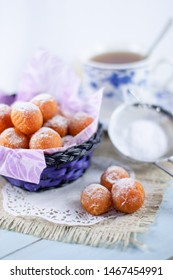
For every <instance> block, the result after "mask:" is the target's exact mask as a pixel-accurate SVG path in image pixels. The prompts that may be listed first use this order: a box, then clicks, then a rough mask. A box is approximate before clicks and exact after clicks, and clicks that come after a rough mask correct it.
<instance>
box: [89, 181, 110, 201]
mask: <svg viewBox="0 0 173 280" xmlns="http://www.w3.org/2000/svg"><path fill="white" fill-rule="evenodd" d="M84 192H85V194H87V196H88V197H92V198H93V199H95V198H97V199H99V198H102V197H103V194H104V193H105V194H106V193H109V191H108V190H107V189H106V188H105V187H103V186H102V185H100V184H91V185H89V186H87V187H86V188H85V190H84Z"/></svg>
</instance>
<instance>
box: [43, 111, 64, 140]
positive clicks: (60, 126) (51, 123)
mask: <svg viewBox="0 0 173 280" xmlns="http://www.w3.org/2000/svg"><path fill="white" fill-rule="evenodd" d="M44 126H46V127H50V128H52V129H53V130H55V131H56V132H58V133H59V135H60V136H61V137H64V136H66V135H67V133H68V120H67V118H65V117H63V116H60V115H56V116H55V117H53V118H51V119H50V120H48V121H47V122H46V123H45V124H44Z"/></svg>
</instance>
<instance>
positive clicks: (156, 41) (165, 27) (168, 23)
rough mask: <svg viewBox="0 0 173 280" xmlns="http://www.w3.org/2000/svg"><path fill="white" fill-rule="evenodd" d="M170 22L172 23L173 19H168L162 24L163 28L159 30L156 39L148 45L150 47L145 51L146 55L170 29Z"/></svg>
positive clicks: (149, 53) (147, 55) (150, 52)
mask: <svg viewBox="0 0 173 280" xmlns="http://www.w3.org/2000/svg"><path fill="white" fill-rule="evenodd" d="M172 24H173V19H169V20H168V22H167V23H166V25H165V26H164V28H163V30H162V31H161V32H160V34H159V35H158V37H157V38H156V40H155V41H154V42H153V44H152V45H151V46H150V48H149V49H148V51H147V52H146V54H145V56H146V57H149V56H150V55H151V54H152V52H153V50H154V49H155V47H156V46H157V45H158V43H160V41H161V40H162V39H163V37H164V36H165V34H166V33H167V31H168V30H169V29H170V27H171V26H172Z"/></svg>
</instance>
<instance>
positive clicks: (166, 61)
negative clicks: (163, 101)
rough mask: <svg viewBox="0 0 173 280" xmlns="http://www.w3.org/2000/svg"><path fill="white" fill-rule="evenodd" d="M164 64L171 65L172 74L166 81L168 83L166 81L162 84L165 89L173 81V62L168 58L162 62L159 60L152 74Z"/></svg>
mask: <svg viewBox="0 0 173 280" xmlns="http://www.w3.org/2000/svg"><path fill="white" fill-rule="evenodd" d="M163 64H166V65H169V66H170V68H171V73H170V75H169V76H168V78H167V79H166V81H164V83H163V84H162V86H163V88H164V87H167V86H168V85H169V84H170V82H172V81H173V62H172V61H170V60H169V59H167V58H162V59H160V60H158V61H157V62H156V64H155V65H154V67H153V68H152V72H155V71H156V70H157V69H158V68H159V67H161V66H162V65H163Z"/></svg>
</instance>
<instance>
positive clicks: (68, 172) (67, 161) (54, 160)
mask: <svg viewBox="0 0 173 280" xmlns="http://www.w3.org/2000/svg"><path fill="white" fill-rule="evenodd" d="M101 135H102V125H101V124H99V126H98V130H97V132H96V133H94V134H93V136H92V137H91V138H90V139H89V140H88V141H86V142H84V143H82V144H81V145H78V146H74V147H71V148H69V149H67V150H66V151H64V152H57V153H54V154H51V155H50V154H45V161H46V165H47V167H46V168H45V169H44V170H43V172H42V174H41V176H40V182H39V184H33V183H29V182H25V181H21V180H17V179H13V178H9V177H5V178H6V179H7V180H8V181H9V182H10V183H11V184H12V185H15V186H17V187H20V188H23V189H25V190H28V191H31V192H34V191H38V190H46V189H49V188H53V187H56V188H58V187H62V186H63V185H65V184H67V183H70V182H72V181H74V180H76V179H78V178H79V177H80V176H82V174H83V173H84V172H85V170H86V169H87V168H88V167H89V164H90V159H91V156H92V153H93V151H94V150H95V148H96V146H97V145H98V143H99V142H100V140H101Z"/></svg>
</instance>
